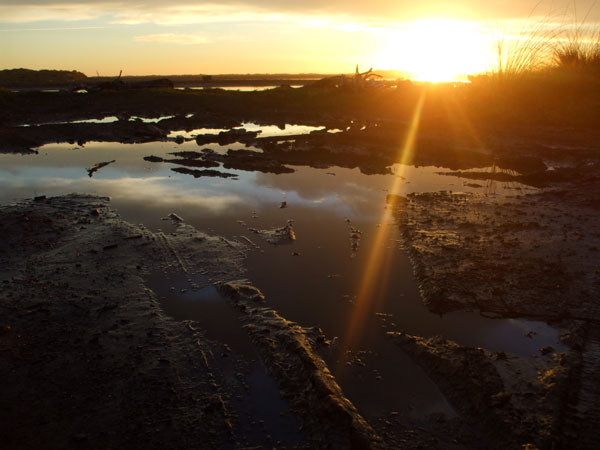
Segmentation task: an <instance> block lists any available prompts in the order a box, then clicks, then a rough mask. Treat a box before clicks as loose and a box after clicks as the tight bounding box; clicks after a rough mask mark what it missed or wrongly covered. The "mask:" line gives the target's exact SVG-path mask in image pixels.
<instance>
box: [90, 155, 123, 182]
mask: <svg viewBox="0 0 600 450" xmlns="http://www.w3.org/2000/svg"><path fill="white" fill-rule="evenodd" d="M114 162H116V159H113V160H112V161H105V162H99V163H98V164H94V165H93V166H92V167H90V168H89V169H85V170H87V173H88V175H89V176H90V178H91V177H93V176H94V173H96V172H98V170H99V169H101V168H102V167H104V166H108V165H109V164H112V163H114Z"/></svg>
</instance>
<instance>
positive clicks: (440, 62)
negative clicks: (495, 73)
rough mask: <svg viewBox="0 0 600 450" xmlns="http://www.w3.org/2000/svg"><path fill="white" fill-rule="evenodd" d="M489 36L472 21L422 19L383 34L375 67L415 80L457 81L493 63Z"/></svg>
mask: <svg viewBox="0 0 600 450" xmlns="http://www.w3.org/2000/svg"><path fill="white" fill-rule="evenodd" d="M493 41H494V40H493V38H492V37H491V34H490V33H489V31H488V30H487V29H486V28H484V27H482V26H481V25H480V24H477V23H474V22H467V21H460V20H451V19H439V18H432V19H423V20H418V21H415V22H411V23H408V24H406V25H403V26H401V27H399V28H398V29H396V30H394V31H390V32H389V33H388V35H387V43H386V44H385V45H384V48H383V49H382V50H381V52H380V53H379V55H378V56H377V57H376V66H377V67H385V68H393V69H397V70H401V71H404V72H406V73H407V74H408V75H409V77H410V78H411V79H413V80H417V81H432V82H440V81H461V80H466V75H469V74H474V73H481V72H485V71H488V70H489V69H490V68H492V67H493V66H494V64H495V58H496V56H495V54H494V45H493Z"/></svg>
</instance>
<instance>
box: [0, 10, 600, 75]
mask: <svg viewBox="0 0 600 450" xmlns="http://www.w3.org/2000/svg"><path fill="white" fill-rule="evenodd" d="M502 3H503V5H500V4H495V3H494V4H490V5H482V4H481V2H476V1H475V0H462V1H457V2H452V3H448V2H442V1H437V0H424V1H423V2H420V3H419V5H414V4H413V3H412V2H411V3H410V4H408V3H406V4H405V3H404V2H398V3H394V4H390V3H389V2H385V1H383V0H374V1H373V2H371V3H370V6H369V7H366V6H365V5H363V6H361V5H351V4H347V2H342V1H341V0H339V1H332V2H327V3H323V2H317V1H316V0H315V1H313V0H307V1H306V2H303V3H302V4H299V3H298V4H296V3H289V2H283V3H282V2H275V1H274V0H273V1H271V0H255V1H254V0H236V1H233V0H231V1H229V0H225V1H223V2H220V3H215V2H210V1H208V2H206V1H186V0H179V1H178V2H173V3H165V2H160V1H158V0H141V1H140V2H135V3H133V4H132V3H127V2H123V1H120V0H115V1H111V2H106V1H104V0H95V1H94V0H92V1H90V2H85V3H84V2H81V1H80V0H62V1H61V2H58V3H54V2H52V1H45V0H23V1H16V0H7V1H6V2H4V4H3V5H0V53H1V54H2V55H3V58H2V60H1V61H0V69H11V68H20V67H23V68H29V69H62V70H78V71H81V72H83V73H85V74H86V75H89V76H93V75H96V74H97V73H98V74H100V75H104V76H112V75H117V74H118V73H119V71H120V70H121V69H123V73H124V74H125V75H150V74H156V75H158V74H164V75H185V74H225V73H238V74H244V73H323V74H327V73H329V74H339V73H351V72H352V71H353V69H354V67H355V65H356V64H359V66H360V67H361V68H369V67H373V68H374V69H378V70H396V71H399V72H404V73H406V78H410V79H413V80H420V81H454V80H463V79H464V78H465V76H466V75H469V74H475V73H481V72H486V71H489V70H491V69H492V68H493V66H494V64H495V63H496V55H495V49H494V38H495V36H498V35H500V34H503V35H504V36H505V37H506V36H507V37H508V40H512V41H518V40H520V39H521V40H522V39H527V27H530V28H531V26H532V25H535V24H536V23H537V22H538V21H540V20H541V21H543V20H544V17H548V16H547V15H546V14H544V13H543V12H542V11H537V10H536V11H535V15H533V16H532V14H531V13H532V11H533V10H534V9H535V4H536V3H535V2H531V3H529V2H520V1H516V0H513V1H508V2H502ZM555 3H556V2H555ZM559 3H560V2H559ZM563 3H564V4H565V5H568V4H569V3H570V2H568V1H567V0H564V2H563ZM581 3H582V4H580V6H581V8H580V10H582V11H584V10H585V5H588V4H589V5H592V4H593V2H592V3H590V1H588V0H584V1H583V2H581ZM532 8H533V9H532ZM598 20H600V4H598V5H596V6H594V9H593V10H592V11H591V14H589V15H588V16H587V23H590V24H592V25H595V24H596V23H597V22H594V21H598ZM568 21H569V16H565V15H563V16H558V18H557V23H558V25H557V24H554V23H552V22H548V21H547V20H546V23H547V24H548V25H550V26H567V25H568ZM559 22H560V23H559ZM561 23H562V25H561ZM565 24H566V25H565ZM595 26H597V25H595ZM514 30H522V31H523V30H524V31H525V33H524V34H523V33H518V32H517V33H515V32H514Z"/></svg>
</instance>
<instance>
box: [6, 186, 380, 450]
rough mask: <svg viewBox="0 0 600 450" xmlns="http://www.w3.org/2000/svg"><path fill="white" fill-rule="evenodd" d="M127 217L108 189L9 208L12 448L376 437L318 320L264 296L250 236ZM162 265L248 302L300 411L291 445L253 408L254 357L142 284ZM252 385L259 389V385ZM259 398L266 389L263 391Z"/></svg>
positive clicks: (366, 441) (298, 442)
mask: <svg viewBox="0 0 600 450" xmlns="http://www.w3.org/2000/svg"><path fill="white" fill-rule="evenodd" d="M172 216H173V217H172V218H170V220H171V221H172V222H173V224H172V225H173V228H174V231H173V232H171V233H168V234H165V233H161V232H159V233H153V232H150V231H148V230H147V229H145V228H144V227H143V226H135V225H132V224H129V223H126V222H124V221H123V220H122V219H120V218H119V216H118V214H117V213H116V212H115V211H114V210H112V209H111V208H110V207H109V199H107V198H102V197H95V196H87V195H76V194H73V195H68V196H63V197H54V198H45V197H43V196H41V197H39V198H36V199H35V200H29V201H23V202H20V203H17V204H13V205H8V206H3V207H1V208H0V218H1V220H0V223H1V224H2V225H1V226H2V232H3V235H4V236H6V239H5V240H3V241H2V243H1V247H0V260H1V262H2V267H3V270H2V273H1V276H2V280H1V282H2V286H3V289H2V303H1V304H0V325H1V329H0V330H1V333H0V348H1V349H2V352H1V354H2V356H1V357H0V371H1V373H2V375H3V380H4V381H5V388H4V389H2V392H1V400H2V405H3V408H2V411H1V413H0V414H1V417H0V419H1V420H0V423H1V426H0V430H1V431H2V435H3V439H4V444H5V445H7V446H8V447H11V448H40V447H44V448H243V447H256V446H259V447H261V448H264V447H267V448H273V447H278V448H279V447H283V448H304V447H311V448H370V447H372V446H373V445H375V444H376V443H377V439H378V438H377V436H376V434H375V433H374V431H373V430H372V428H371V427H370V425H368V424H367V423H366V422H365V421H364V419H362V417H361V416H360V414H358V412H357V411H356V408H354V406H353V405H352V404H351V403H350V402H349V401H348V400H347V399H346V398H345V397H344V395H343V393H342V391H341V390H340V388H339V386H338V385H337V384H336V382H335V380H334V378H333V376H332V375H331V373H330V372H329V370H328V369H327V367H326V365H325V363H324V362H323V360H322V359H321V358H320V357H319V356H318V355H317V354H316V353H315V352H314V350H313V346H315V347H318V346H320V345H325V344H326V339H325V337H324V336H323V335H322V333H319V332H318V331H315V330H307V329H304V328H302V327H300V326H299V325H296V324H293V323H290V322H289V321H287V320H285V319H284V318H282V317H281V316H279V315H278V314H277V313H276V312H275V311H273V310H271V309H268V308H266V307H265V306H263V305H262V304H261V303H262V302H263V301H264V297H263V296H262V295H261V294H260V292H259V291H258V290H257V289H256V288H254V287H252V286H245V285H240V283H239V282H238V283H235V282H232V281H231V280H235V279H239V278H240V277H241V276H242V275H243V272H244V269H243V259H244V253H245V251H246V250H247V249H246V248H245V246H244V245H242V244H239V243H237V242H232V241H228V240H226V239H224V238H219V237H211V236H208V235H206V234H203V233H200V232H198V231H197V230H196V229H194V228H193V227H191V226H190V225H187V224H186V223H185V222H183V220H182V219H181V218H179V217H178V216H176V215H172ZM161 271H166V272H169V273H178V274H181V275H182V276H184V277H186V278H187V277H189V279H192V278H196V277H198V276H201V277H202V278H203V279H204V280H206V283H208V285H212V284H213V283H215V284H216V285H218V286H220V288H219V289H221V291H223V292H224V293H226V294H227V295H228V296H229V297H231V299H232V300H231V301H232V308H237V309H239V310H242V311H243V312H244V313H243V314H242V316H241V317H240V320H239V323H238V325H239V327H240V328H241V327H242V326H243V327H244V328H245V329H246V330H247V333H248V336H249V337H250V338H251V339H252V341H253V342H254V344H255V346H256V349H257V353H258V354H259V355H260V357H261V358H262V359H263V360H264V361H265V362H266V364H267V367H268V368H269V370H270V372H271V373H272V375H273V377H274V378H275V380H276V381H277V383H278V384H279V386H280V388H281V389H282V392H283V394H284V398H287V399H288V400H289V402H290V406H291V409H292V411H293V412H292V414H297V415H298V417H299V418H300V420H301V423H302V430H301V431H300V430H299V431H298V432H297V435H296V436H295V438H294V439H292V440H291V441H289V442H281V441H276V440H275V439H274V438H273V437H272V436H271V435H270V434H269V433H267V431H266V428H265V425H264V422H265V420H263V418H262V417H261V416H252V417H250V419H248V410H247V409H246V406H245V405H246V404H247V403H249V402H251V401H258V402H260V401H261V399H260V398H258V399H257V398H251V397H252V395H253V394H252V393H251V392H249V389H248V383H249V381H248V377H249V366H250V364H249V363H248V361H247V360H246V359H245V358H243V357H241V356H240V355H237V354H235V353H234V352H233V351H232V350H231V348H229V346H227V345H226V344H223V343H218V342H214V341H211V340H209V339H207V338H206V337H205V333H204V332H203V331H202V328H201V326H200V325H199V324H198V323H196V322H193V321H183V322H177V321H175V320H172V319H170V318H168V317H167V316H166V315H165V314H164V312H163V311H162V309H161V308H160V306H159V300H158V298H157V296H156V294H155V292H153V291H152V290H150V289H148V288H147V287H146V281H145V280H146V278H147V277H149V276H156V274H157V273H158V274H160V273H161ZM254 395H255V394H254ZM258 395H259V396H260V393H259V394H258Z"/></svg>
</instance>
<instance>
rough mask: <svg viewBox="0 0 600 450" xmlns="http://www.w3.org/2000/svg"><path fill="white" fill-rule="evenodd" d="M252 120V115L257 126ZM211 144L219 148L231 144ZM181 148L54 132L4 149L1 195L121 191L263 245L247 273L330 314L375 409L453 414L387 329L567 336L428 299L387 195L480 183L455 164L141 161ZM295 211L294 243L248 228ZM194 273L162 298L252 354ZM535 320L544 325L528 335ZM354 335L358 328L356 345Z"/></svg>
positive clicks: (477, 340) (131, 205) (268, 130)
mask: <svg viewBox="0 0 600 450" xmlns="http://www.w3.org/2000/svg"><path fill="white" fill-rule="evenodd" d="M252 127H253V125H252V124H246V128H247V129H253V128H252ZM254 127H255V128H254V129H258V128H260V129H262V130H263V133H262V134H261V136H268V135H276V134H280V135H285V134H297V133H299V132H300V133H302V132H307V133H308V132H310V131H312V129H311V127H304V128H298V129H295V128H290V127H286V130H280V129H277V128H276V127H257V126H254ZM201 131H202V132H205V130H201ZM217 131H220V130H217ZM190 134H191V133H190ZM188 135H189V134H188ZM208 147H210V148H213V149H215V150H216V151H218V152H221V153H222V152H224V151H225V150H226V149H227V148H234V147H235V145H233V146H232V145H229V146H226V147H223V148H220V146H218V145H216V144H212V145H209V146H208ZM182 150H189V151H191V150H196V151H197V150H199V147H198V146H197V145H196V143H195V142H194V141H189V142H185V143H183V144H181V145H176V144H174V143H172V142H152V143H144V144H116V143H88V144H86V145H85V147H79V146H74V145H69V144H52V145H46V146H44V147H42V148H40V149H39V154H38V155H0V201H2V202H7V201H12V200H15V199H20V198H24V197H33V196H36V195H42V194H43V195H47V196H53V195H60V194H66V193H70V192H86V193H96V194H99V195H108V196H111V197H112V205H113V207H114V208H116V209H117V210H118V211H119V213H120V215H121V216H122V217H123V218H124V219H125V220H128V221H131V222H133V223H142V224H144V225H145V226H147V227H149V228H151V229H153V230H158V229H163V230H164V231H167V232H168V231H169V224H168V223H167V222H165V221H163V220H161V218H163V217H165V216H166V215H168V214H169V213H171V212H175V213H176V214H178V215H179V216H181V217H183V218H184V220H185V221H186V222H188V223H190V224H192V225H194V226H195V227H196V228H198V229H199V230H201V231H205V232H208V233H211V234H219V235H221V236H224V237H226V238H228V239H235V240H239V241H245V239H249V240H251V241H252V242H253V243H254V244H255V246H253V248H252V250H250V252H249V256H248V258H247V268H248V272H247V277H248V278H249V279H250V280H251V281H252V282H253V283H254V284H255V285H256V286H257V287H259V288H260V289H261V290H262V291H263V292H264V293H265V295H266V297H267V302H268V305H269V306H270V307H272V308H274V309H276V310H277V311H278V312H279V313H280V314H281V315H282V316H284V317H285V318H287V319H289V320H292V321H296V322H298V323H300V324H301V325H303V326H306V327H312V326H316V327H320V328H321V329H323V330H324V332H325V334H326V335H327V336H329V337H332V338H333V337H337V338H338V339H337V342H338V344H337V345H334V346H333V350H330V351H329V352H328V353H326V354H324V357H325V358H326V360H327V361H328V363H329V366H330V368H331V369H332V371H333V372H334V373H335V374H336V376H337V378H338V380H339V382H340V384H341V386H342V388H343V390H344V391H345V393H346V394H347V395H348V396H349V398H350V399H351V400H352V401H353V402H354V403H355V404H356V405H357V406H358V408H359V410H360V411H361V412H362V413H363V414H365V416H366V417H378V416H381V415H383V414H385V413H386V412H389V411H404V412H406V413H407V414H410V415H412V416H417V417H418V416H422V415H425V414H428V413H432V412H441V413H445V414H447V415H452V414H453V412H452V408H451V407H450V406H449V405H448V403H447V402H446V400H445V398H444V397H443V396H442V395H441V393H440V392H439V391H438V389H437V387H436V386H435V385H434V384H433V383H432V382H431V381H430V380H429V378H428V377H427V376H426V375H425V374H424V373H423V371H422V370H421V369H420V368H419V366H418V365H416V364H415V363H414V362H413V361H412V360H411V359H410V358H409V357H407V356H406V355H404V354H403V353H402V352H401V351H400V350H399V349H398V348H396V347H394V345H393V344H392V343H391V342H390V341H389V339H387V338H386V337H385V332H386V331H388V330H397V329H398V330H404V331H406V332H408V333H412V334H417V335H420V336H426V337H427V336H433V335H441V336H444V337H446V338H449V339H452V340H456V341H457V342H459V343H461V344H464V345H470V346H481V347H484V348H486V349H489V350H493V351H497V350H503V351H505V352H508V353H513V354H516V355H522V356H531V355H535V354H537V353H538V352H539V348H540V347H543V346H545V345H552V346H554V347H555V348H557V349H562V348H563V347H562V346H561V344H560V343H559V342H558V332H557V331H556V330H554V329H553V328H551V327H549V326H548V325H547V324H545V323H543V322H538V321H529V320H513V319H488V318H484V317H482V316H480V315H479V314H477V313H466V312H458V313H450V314H446V315H444V316H443V317H441V316H438V315H435V314H432V313H430V312H429V311H428V310H427V309H426V308H425V307H424V305H423V303H422V302H421V299H420V296H419V292H418V289H417V285H416V282H415V279H414V277H413V274H412V269H411V266H410V263H409V261H408V259H407V257H406V255H405V253H404V252H403V250H402V248H401V245H400V236H399V231H398V229H397V226H396V225H395V224H394V221H393V218H392V217H391V215H390V214H389V212H388V211H387V210H386V194H387V193H388V192H389V189H390V187H391V185H392V184H394V183H395V184H396V185H398V186H399V193H400V194H408V193H410V192H430V191H438V190H451V191H462V192H472V191H474V192H481V189H477V188H472V187H468V186H465V182H464V181H463V180H461V179H459V178H456V177H449V176H441V175H438V174H437V173H436V172H438V171H440V168H438V167H412V166H402V165H395V166H394V167H393V168H392V172H393V173H392V174H389V175H365V174H362V173H361V172H360V170H359V169H357V168H355V169H349V168H339V167H330V168H323V169H317V168H311V167H294V169H295V170H296V171H295V172H294V173H291V174H281V175H275V174H268V173H260V172H249V171H236V170H227V172H231V173H235V174H236V175H237V179H221V178H198V179H196V178H193V177H191V176H189V175H185V174H179V173H176V172H173V171H171V170H170V169H171V168H172V167H175V166H174V165H172V164H167V163H158V164H157V163H151V162H146V161H144V160H143V157H144V156H148V155H156V156H161V157H166V158H169V157H170V156H169V155H168V153H169V152H175V151H182ZM113 159H114V160H116V162H115V163H113V164H111V165H109V166H106V167H104V168H102V169H101V170H100V171H99V172H97V173H96V174H95V175H94V177H93V178H90V177H88V175H87V172H86V170H85V168H86V167H90V166H92V165H94V164H95V163H98V162H101V161H110V160H113ZM514 187H515V185H514V184H513V185H511V186H505V185H504V184H502V183H497V185H496V190H495V193H493V194H490V195H505V194H507V193H508V194H513V193H514V191H513V190H512V188H514ZM517 187H518V186H517ZM505 188H506V189H505ZM282 202H287V207H286V208H280V205H281V203H282ZM288 220H292V221H293V226H294V230H295V233H296V237H297V239H296V241H294V242H293V243H291V244H289V245H281V246H275V245H271V244H268V243H267V242H264V241H262V240H261V239H260V237H258V236H257V235H256V234H254V233H252V232H251V231H249V230H248V228H258V229H268V228H273V227H280V226H283V225H285V224H286V222H287V221H288ZM352 228H354V229H358V230H360V231H361V239H360V242H359V245H358V248H352V245H351V239H350V234H351V232H352ZM374 252H377V255H378V258H380V259H381V261H384V262H385V263H384V264H383V265H380V266H378V267H379V269H378V270H379V272H378V273H377V274H376V275H375V280H376V281H375V283H374V284H372V285H371V286H370V290H371V291H372V292H370V293H369V299H370V300H369V302H368V303H367V305H366V306H364V307H363V309H362V310H361V318H360V320H359V321H358V322H356V320H354V326H353V328H351V327H350V325H349V324H350V323H352V322H353V317H355V316H356V314H355V311H356V308H357V304H356V298H357V295H358V292H359V291H360V289H361V287H363V286H364V283H365V273H367V271H368V267H369V265H370V261H372V259H373V258H372V255H373V253H374ZM186 283H187V280H184V279H177V278H176V277H175V278H173V277H172V278H170V279H167V280H164V283H161V284H160V286H155V289H156V290H157V291H161V292H157V293H158V294H159V296H161V297H163V299H162V300H163V307H164V308H165V311H166V312H167V313H168V314H170V315H172V316H173V317H175V318H176V319H186V318H187V319H195V320H198V321H200V322H201V324H202V325H203V326H204V327H205V328H206V330H207V336H208V337H209V338H212V339H216V340H221V341H223V342H225V343H227V344H228V345H230V346H231V347H232V348H233V349H234V350H236V351H238V352H240V353H242V354H246V355H250V357H252V354H253V353H252V352H253V350H252V349H251V348H249V347H248V343H247V338H246V337H245V335H244V333H240V329H239V323H238V322H237V319H236V316H237V313H236V312H235V311H233V310H232V309H231V308H230V307H229V306H228V304H227V302H225V301H223V299H221V298H220V297H219V296H218V294H216V291H214V290H211V289H210V288H209V289H208V290H205V291H202V292H199V293H194V292H193V291H186V292H187V294H185V295H174V294H170V293H169V292H171V291H170V290H168V289H165V287H168V286H176V287H177V289H176V290H175V292H179V291H180V290H181V289H180V288H183V287H184V286H185V284H186ZM161 286H162V287H161ZM209 291H210V292H209ZM216 318H218V319H219V320H215V319H216ZM529 331H533V332H535V333H536V334H534V335H533V337H532V338H529V337H526V336H525V334H526V333H527V332H529ZM350 334H352V337H353V339H352V341H351V343H349V344H348V342H349V340H348V339H347V338H348V336H349V335H350ZM344 342H345V343H346V344H345V345H344V344H343V343H344ZM348 351H351V352H352V353H350V355H352V354H354V355H358V354H360V355H361V360H362V361H363V362H365V368H364V369H363V368H360V367H358V368H357V367H353V368H351V369H348V368H347V367H348V365H346V364H345V361H346V359H347V358H348V355H349V353H348ZM257 370H258V369H257ZM272 389H276V388H274V387H273V388H272ZM273 395H275V394H273Z"/></svg>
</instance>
